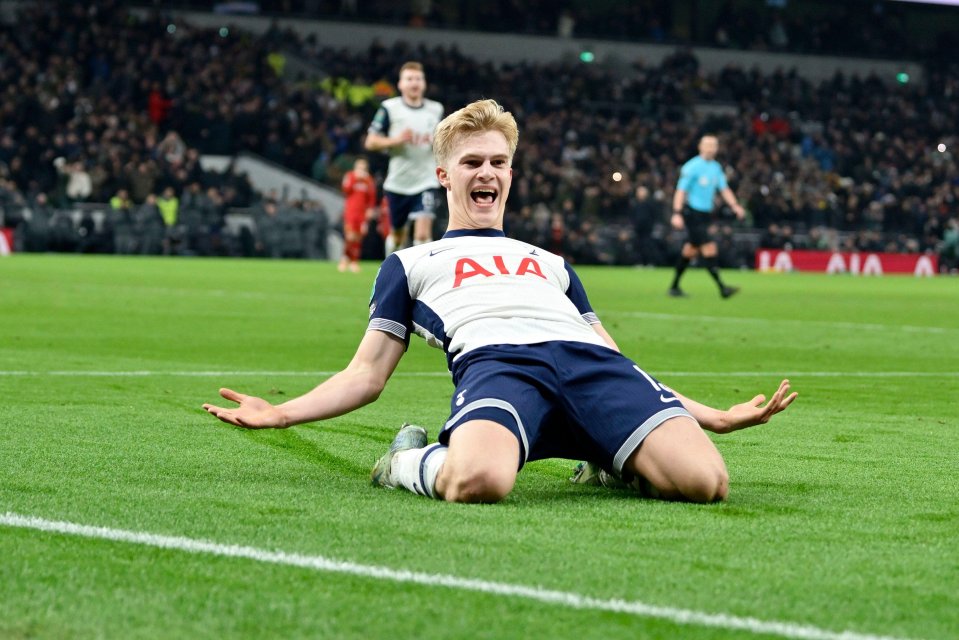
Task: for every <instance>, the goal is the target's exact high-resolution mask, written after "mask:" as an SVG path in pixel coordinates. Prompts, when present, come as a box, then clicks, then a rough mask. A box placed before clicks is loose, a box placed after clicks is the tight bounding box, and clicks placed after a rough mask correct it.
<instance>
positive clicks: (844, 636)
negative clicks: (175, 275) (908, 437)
mask: <svg viewBox="0 0 959 640" xmlns="http://www.w3.org/2000/svg"><path fill="white" fill-rule="evenodd" d="M0 525H6V526H10V527H19V528H23V529H33V530H38V531H46V532H50V533H60V534H65V535H72V536H81V537H84V538H96V539H100V540H112V541H114V542H127V543H130V544H138V545H143V546H147V547H157V548H160V549H173V550H177V551H184V552H186V553H198V554H209V555H214V556H221V557H229V558H243V559H246V560H254V561H256V562H266V563H271V564H279V565H287V566H292V567H300V568H303V569H313V570H315V571H325V572H329V573H341V574H346V575H352V576H359V577H362V578H373V579H378V580H389V581H391V582H404V583H413V584H419V585H423V586H427V587H445V588H448V589H459V590H462V591H474V592H479V593H486V594H491V595H497V596H509V597H517V598H525V599H527V600H534V601H537V602H542V603H545V604H552V605H558V606H563V607H568V608H570V609H585V610H596V611H610V612H614V613H625V614H629V615H634V616H637V617H641V618H656V619H660V620H667V621H669V622H673V623H676V624H685V625H696V626H703V627H713V628H718V629H728V630H737V631H748V632H751V633H757V634H768V635H775V636H780V637H783V638H800V639H802V640H904V639H901V638H894V637H891V636H876V635H870V634H864V633H857V632H855V631H842V632H836V631H829V630H828V629H821V628H819V627H814V626H811V625H804V624H796V623H793V622H781V621H776V620H759V619H757V618H750V617H742V616H734V615H729V614H724V613H706V612H702V611H694V610H692V609H679V608H676V607H664V606H658V605H652V604H646V603H644V602H638V601H635V600H634V601H629V600H619V599H602V598H593V597H590V596H584V595H582V594H579V593H573V592H571V591H554V590H551V589H542V588H540V587H532V586H527V585H521V584H510V583H508V582H493V581H488V580H477V579H473V578H461V577H458V576H453V575H444V574H438V573H422V572H419V571H409V570H406V569H391V568H390V567H382V566H376V565H364V564H359V563H356V562H350V561H346V560H335V559H332V558H326V557H323V556H308V555H302V554H298V553H286V552H283V551H268V550H266V549H257V548H256V547H247V546H241V545H230V544H220V543H217V542H211V541H208V540H194V539H192V538H185V537H181V536H166V535H159V534H155V533H146V532H141V531H127V530H124V529H111V528H108V527H94V526H89V525H82V524H75V523H72V522H62V521H56V520H46V519H43V518H36V517H32V516H23V515H20V514H17V513H10V512H7V513H4V514H2V515H0Z"/></svg>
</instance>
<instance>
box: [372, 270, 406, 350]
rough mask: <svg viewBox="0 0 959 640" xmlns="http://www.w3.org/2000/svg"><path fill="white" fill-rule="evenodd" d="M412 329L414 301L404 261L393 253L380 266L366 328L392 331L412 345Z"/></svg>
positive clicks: (386, 331)
mask: <svg viewBox="0 0 959 640" xmlns="http://www.w3.org/2000/svg"><path fill="white" fill-rule="evenodd" d="M412 329H413V300H412V298H411V297H410V288H409V282H408V280H407V278H406V270H405V269H404V268H403V263H402V262H401V261H400V259H399V258H398V257H397V256H396V254H393V255H391V256H390V257H389V258H387V259H386V260H384V261H383V264H382V265H380V270H379V271H378V272H377V273H376V279H375V280H374V281H373V292H372V293H371V294H370V323H369V325H368V326H367V328H366V330H367V331H374V330H375V331H383V332H385V333H391V334H393V335H394V336H396V337H397V338H399V339H400V340H403V341H404V342H406V345H407V347H408V346H409V344H410V334H411V332H412Z"/></svg>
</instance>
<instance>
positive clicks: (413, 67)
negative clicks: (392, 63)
mask: <svg viewBox="0 0 959 640" xmlns="http://www.w3.org/2000/svg"><path fill="white" fill-rule="evenodd" d="M404 71H419V72H420V73H422V74H423V75H426V72H425V71H423V65H422V64H421V63H419V62H416V61H415V60H410V61H409V62H404V63H403V66H402V67H400V75H403V72H404Z"/></svg>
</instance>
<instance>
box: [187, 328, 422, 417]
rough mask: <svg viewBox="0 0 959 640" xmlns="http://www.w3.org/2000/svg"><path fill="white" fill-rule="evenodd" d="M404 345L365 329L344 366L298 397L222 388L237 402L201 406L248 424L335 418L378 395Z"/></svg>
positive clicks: (386, 335) (380, 333)
mask: <svg viewBox="0 0 959 640" xmlns="http://www.w3.org/2000/svg"><path fill="white" fill-rule="evenodd" d="M405 350H406V345H405V343H404V342H403V341H402V340H400V339H399V338H397V337H396V336H394V335H392V334H389V333H385V332H383V331H376V330H373V331H367V332H366V335H365V336H364V337H363V340H362V341H361V342H360V346H359V347H358V348H357V350H356V354H355V355H354V356H353V360H352V361H351V362H350V364H349V365H347V367H346V369H344V370H343V371H340V372H339V373H337V374H336V375H334V376H333V377H332V378H330V379H328V380H326V381H325V382H323V383H322V384H320V385H319V386H317V387H316V388H314V389H313V390H312V391H309V392H307V393H305V394H304V395H302V396H300V397H298V398H294V399H292V400H289V401H287V402H284V403H283V404H280V405H275V406H274V405H272V404H270V403H269V402H267V401H266V400H264V399H262V398H257V397H256V396H248V395H244V394H242V393H237V392H236V391H233V390H231V389H220V395H221V396H223V397H224V398H226V399H227V400H231V401H233V402H236V403H239V406H238V407H235V408H225V407H218V406H215V405H212V404H204V405H203V408H204V409H206V410H207V411H208V412H209V413H211V414H213V415H214V416H216V417H217V418H219V419H220V420H222V421H223V422H228V423H230V424H233V425H236V426H238V427H245V428H247V429H271V428H272V429H285V428H286V427H291V426H293V425H295V424H302V423H304V422H312V421H314V420H326V419H327V418H334V417H336V416H339V415H343V414H344V413H349V412H350V411H353V410H354V409H358V408H360V407H362V406H364V405H367V404H369V403H371V402H373V401H374V400H376V399H377V398H378V397H379V395H380V392H381V391H383V387H385V386H386V381H387V380H389V378H390V376H391V375H392V374H393V370H394V369H396V365H397V363H399V361H400V358H401V357H402V356H403V353H404V352H405Z"/></svg>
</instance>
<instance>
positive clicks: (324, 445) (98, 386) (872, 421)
mask: <svg viewBox="0 0 959 640" xmlns="http://www.w3.org/2000/svg"><path fill="white" fill-rule="evenodd" d="M374 273H375V265H366V266H365V270H364V272H363V273H362V274H360V275H358V276H355V275H351V274H339V273H337V272H336V271H335V268H334V266H333V265H331V264H329V263H317V262H293V261H289V262H276V261H230V260H222V261H220V260H194V259H148V258H144V259H137V258H120V257H76V256H34V255H29V256H28V255H18V256H12V257H8V258H4V259H0V371H2V373H0V429H2V434H0V515H3V514H7V517H9V514H19V515H20V516H27V517H34V518H41V519H44V520H51V521H63V522H69V523H76V524H78V525H89V526H96V527H109V528H113V529H120V530H124V531H129V532H137V534H143V535H146V534H155V535H164V536H179V537H183V538H189V539H192V540H205V541H210V542H214V543H217V544H219V545H242V546H246V547H252V548H255V549H259V550H262V551H263V552H264V553H265V552H270V551H279V552H285V553H288V554H302V555H304V556H322V557H323V558H328V559H333V560H342V561H350V562H354V563H357V564H359V565H364V566H369V567H380V568H386V569H389V570H396V571H400V570H410V571H417V572H422V573H424V574H435V575H440V576H454V577H456V578H462V579H473V580H483V581H490V582H494V583H498V584H505V585H519V586H526V587H530V588H531V589H532V590H533V591H536V592H537V593H540V592H541V591H546V590H553V591H561V592H564V593H567V594H574V595H575V596H577V597H580V598H582V599H587V598H594V599H596V600H598V601H604V602H605V601H610V600H622V601H624V602H627V603H642V604H644V605H649V606H653V607H664V608H667V609H668V610H670V611H672V610H673V608H678V609H683V610H688V611H691V612H695V613H697V614H703V615H713V616H717V618H711V620H714V621H715V620H719V622H717V623H716V624H714V625H713V626H710V625H708V624H703V623H702V622H701V621H698V620H699V619H691V620H688V621H684V620H681V619H679V618H677V617H676V616H670V615H666V616H665V617H657V616H656V615H649V614H647V613H642V612H639V613H637V612H635V611H609V610H599V609H597V608H595V607H589V606H586V607H578V608H577V607H576V606H572V605H571V604H569V603H548V602H542V601H539V600H537V599H536V598H527V597H518V596H515V595H514V596H510V595H501V594H497V593H491V592H483V591H476V590H469V589H464V588H458V587H455V586H443V585H436V584H411V583H404V582H398V581H395V580H389V579H376V578H372V577H368V576H364V575H355V574H344V573H337V572H330V571H324V570H317V569H311V568H304V567H297V566H290V565H287V564H276V563H268V562H260V561H257V560H255V559H249V558H236V557H223V556H222V555H216V554H212V553H205V552H197V553H188V552H187V551H185V550H180V549H163V548H156V547H154V546H147V545H143V544H134V543H131V542H124V541H115V540H104V539H98V538H90V537H83V536H77V535H68V534H65V533H58V532H50V531H41V530H37V529H35V528H24V527H17V526H9V524H0V638H15V639H19V638H24V639H25V638H184V637H191V638H625V637H630V638H694V639H702V638H729V637H751V638H755V637H770V638H772V637H821V638H827V637H835V636H831V635H830V634H839V633H841V632H843V631H850V632H853V633H854V634H858V635H856V636H855V637H874V636H892V637H896V638H923V639H934V638H936V639H938V638H955V637H957V636H959V454H957V451H959V417H957V416H959V410H957V407H959V401H957V397H959V282H957V281H956V279H955V278H928V279H915V278H911V277H886V278H854V277H848V276H840V277H828V276H820V275H800V274H794V275H773V274H760V273H733V272H727V273H726V274H725V276H726V279H727V280H728V281H729V282H730V283H731V284H738V285H742V287H743V292H742V293H741V294H740V295H739V296H736V297H735V298H732V299H730V300H721V299H720V298H719V296H718V295H717V293H716V290H715V287H714V286H713V284H712V282H711V280H710V279H709V278H708V276H707V275H706V274H705V273H704V272H703V271H702V270H691V271H690V272H688V273H687V275H686V277H685V280H684V283H683V284H684V287H685V288H686V289H687V291H688V292H689V293H691V294H692V296H691V297H690V298H688V299H681V300H677V299H672V298H668V297H667V296H666V295H665V292H666V288H667V285H668V282H669V278H670V273H669V272H667V271H665V270H643V269H612V268H608V269H602V268H582V269H580V270H579V273H580V275H581V278H582V280H583V281H584V283H585V285H586V289H587V292H588V293H589V295H590V299H591V302H592V303H593V306H594V308H595V309H596V311H597V313H598V314H599V316H600V318H601V319H602V320H603V322H604V325H605V326H606V327H607V328H608V329H609V331H610V333H611V334H612V335H613V336H614V338H616V340H617V341H618V342H619V345H620V347H621V348H622V350H623V351H624V352H625V353H626V354H627V355H629V356H631V357H632V358H634V359H635V360H636V361H637V362H639V363H640V364H641V365H642V366H643V367H644V368H645V369H646V370H648V371H650V372H651V373H653V374H654V375H657V376H658V377H660V379H662V380H663V381H664V382H666V383H667V384H670V385H672V386H674V387H676V388H677V389H679V390H681V391H682V392H683V393H685V394H687V395H690V396H692V397H694V398H696V399H699V400H702V401H704V402H707V403H710V404H714V405H720V406H729V405H731V404H733V403H736V402H741V401H744V400H746V399H748V398H750V397H752V396H753V395H754V394H755V393H759V392H763V393H767V394H768V393H771V392H772V391H773V390H774V389H775V388H776V384H777V383H778V381H779V380H780V378H781V377H783V376H788V377H789V378H790V380H791V381H792V383H793V387H794V389H796V390H797V391H799V393H800V397H799V399H798V400H797V402H796V403H795V404H794V405H793V406H792V407H791V408H790V409H789V410H788V411H787V412H786V413H784V414H782V415H780V416H777V418H776V419H774V421H773V423H771V424H769V425H766V426H763V427H757V428H754V429H750V430H747V431H743V432H738V433H735V434H731V435H727V436H721V437H716V438H714V440H715V442H716V443H717V445H718V447H719V448H720V450H721V452H722V453H723V455H724V457H725V459H726V462H727V465H728V467H729V471H730V475H731V492H730V497H729V500H728V501H727V502H725V503H723V504H717V505H708V506H696V505H686V504H672V503H663V502H657V501H650V500H643V499H640V498H638V497H636V496H634V495H632V494H629V493H627V492H619V491H611V490H605V489H600V488H592V487H579V486H573V485H570V484H569V483H568V482H567V478H568V476H569V475H570V470H571V467H572V464H571V463H570V462H567V461H562V460H550V461H541V462H536V463H531V464H529V465H527V467H526V468H525V469H524V470H523V472H522V473H521V474H520V477H519V481H518V483H517V486H516V488H515V490H514V492H513V493H512V494H511V495H510V496H509V497H508V498H507V499H506V500H505V501H504V502H503V503H501V504H498V505H485V506H467V505H448V504H444V503H440V502H434V501H430V500H426V499H424V498H421V497H418V496H414V495H412V494H409V493H405V492H401V491H393V492H390V491H382V490H376V489H373V488H371V487H370V486H369V484H368V473H369V469H370V467H371V465H372V463H373V462H374V460H375V459H376V458H377V457H378V456H379V455H380V454H381V453H382V452H383V451H384V450H385V449H386V447H387V445H388V443H389V441H390V439H391V438H392V435H393V434H394V432H395V430H396V428H397V427H398V426H399V425H400V423H402V422H403V421H406V420H409V421H412V422H416V423H419V424H423V425H425V426H427V427H428V428H429V430H430V434H431V436H433V435H435V432H436V428H437V426H438V425H440V424H442V422H443V421H444V419H445V418H446V416H447V413H448V408H449V404H448V403H449V393H450V391H451V383H450V381H449V379H448V377H446V376H444V375H443V372H444V371H445V360H444V358H443V355H442V354H441V353H440V352H438V351H435V350H432V349H430V348H428V347H426V346H425V345H424V344H423V343H422V341H419V340H416V339H414V342H413V344H412V346H411V348H410V351H409V353H408V354H407V355H406V357H405V358H404V360H403V362H401V364H400V367H399V369H398V371H397V374H396V375H395V376H394V378H393V379H392V380H391V381H390V384H389V385H388V387H387V389H386V391H385V392H384V393H383V395H382V397H381V398H380V400H379V401H378V402H377V403H375V404H373V405H370V406H368V407H365V408H363V409H361V410H359V411H356V412H354V413H353V414H350V415H347V416H344V417H341V418H338V419H335V420H331V421H329V422H326V423H323V424H313V425H303V426H299V427H295V428H292V429H289V430H285V431H264V432H249V431H244V430H241V429H237V428H233V427H229V426H227V425H224V424H222V423H219V422H218V421H216V420H215V419H213V418H212V417H211V416H209V415H207V414H206V413H204V412H203V411H202V409H201V408H200V405H201V404H202V403H203V402H207V401H213V400H216V399H217V389H218V387H220V386H229V387H232V388H235V389H237V390H240V391H244V392H248V393H253V394H258V395H263V396H264V397H267V398H270V399H272V400H276V401H280V400H283V399H285V398H289V397H292V396H294V395H297V394H300V393H302V392H305V391H307V390H308V389H310V388H311V387H312V386H314V385H315V384H316V383H318V382H319V381H321V380H322V379H323V377H324V376H325V375H328V373H329V372H333V371H336V370H338V369H340V368H342V367H343V366H345V365H346V363H347V362H348V361H349V359H350V357H351V356H352V353H353V350H354V348H355V346H356V344H357V343H358V341H359V339H360V338H361V336H362V334H363V331H364V329H365V325H366V315H367V309H366V307H367V300H368V294H369V290H370V285H371V282H372V278H373V275H374ZM537 590H538V591H537ZM721 616H727V617H728V620H729V621H732V622H729V623H728V624H725V623H723V622H722V621H723V620H726V618H719V617H721ZM750 620H753V621H759V622H766V623H778V624H780V625H781V626H780V627H775V628H773V627H759V626H755V625H753V623H752V622H750ZM735 621H739V622H741V623H742V622H743V621H745V622H744V623H743V625H744V626H743V625H740V626H737V624H738V623H736V622H735ZM751 625H753V626H751ZM797 629H798V631H797ZM802 630H805V631H802ZM807 632H808V633H807ZM801 633H807V635H805V636H801ZM797 634H800V635H797ZM816 634H820V635H816ZM851 637H852V636H851Z"/></svg>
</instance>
